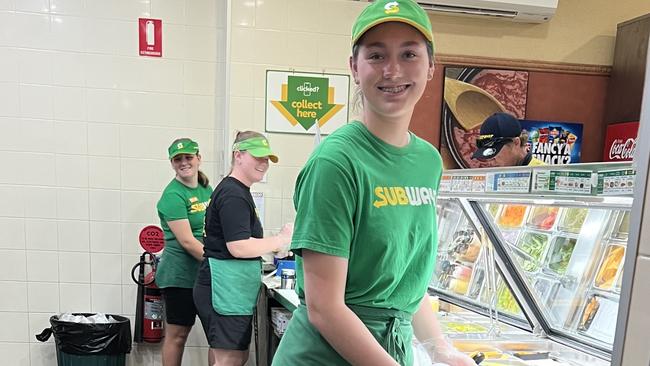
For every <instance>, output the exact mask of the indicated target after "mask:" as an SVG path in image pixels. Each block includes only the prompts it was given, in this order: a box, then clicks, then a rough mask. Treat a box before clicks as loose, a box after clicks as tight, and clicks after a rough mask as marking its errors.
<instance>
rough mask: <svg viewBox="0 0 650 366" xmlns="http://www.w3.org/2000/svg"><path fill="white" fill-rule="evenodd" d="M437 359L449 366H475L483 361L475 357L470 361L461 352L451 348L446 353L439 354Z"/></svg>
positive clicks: (469, 358)
mask: <svg viewBox="0 0 650 366" xmlns="http://www.w3.org/2000/svg"><path fill="white" fill-rule="evenodd" d="M477 356H478V355H477ZM439 358H440V360H441V361H442V362H444V363H446V364H448V365H449V366H476V365H478V364H479V363H480V362H481V361H483V360H482V359H480V360H479V358H477V357H474V359H472V358H471V357H469V356H468V355H466V354H464V353H463V352H460V351H457V350H455V349H453V348H451V349H449V350H448V351H447V352H441V353H440V354H439Z"/></svg>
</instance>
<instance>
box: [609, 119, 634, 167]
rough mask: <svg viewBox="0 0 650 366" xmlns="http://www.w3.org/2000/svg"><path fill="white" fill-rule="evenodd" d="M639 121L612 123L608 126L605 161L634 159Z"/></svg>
mask: <svg viewBox="0 0 650 366" xmlns="http://www.w3.org/2000/svg"><path fill="white" fill-rule="evenodd" d="M638 132H639V122H623V123H612V124H610V125H609V126H607V134H606V135H605V149H604V150H603V161H632V160H634V150H636V138H637V133H638Z"/></svg>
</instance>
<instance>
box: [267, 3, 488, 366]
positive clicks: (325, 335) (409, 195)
mask: <svg viewBox="0 0 650 366" xmlns="http://www.w3.org/2000/svg"><path fill="white" fill-rule="evenodd" d="M351 43H352V56H351V57H350V59H349V62H350V70H351V73H352V76H353V78H354V81H355V83H356V84H357V85H358V88H359V90H360V96H361V102H362V111H361V120H358V121H351V122H350V123H348V124H347V125H345V126H342V127H340V128H339V129H337V130H336V131H335V132H334V133H332V134H330V135H329V136H328V137H327V139H325V140H324V141H323V142H321V143H320V144H319V145H318V147H317V148H316V149H315V150H314V152H313V153H312V154H311V156H310V157H309V159H308V161H307V163H306V164H305V166H304V167H303V169H302V170H301V172H300V174H299V175H298V178H297V180H296V188H295V194H294V206H295V208H296V222H295V230H294V235H293V238H292V240H291V250H292V251H293V253H294V254H295V255H296V279H297V281H296V290H297V293H298V298H299V299H300V305H299V306H298V308H297V309H296V310H295V311H294V312H293V316H292V319H291V321H290V323H289V325H288V326H287V329H286V331H285V333H284V335H283V336H282V340H281V341H280V345H279V347H278V350H277V352H276V354H275V356H274V358H273V365H277V366H293V365H296V366H299V365H300V366H302V365H310V366H319V365H323V366H325V365H327V366H329V365H337V366H345V365H372V366H397V365H402V366H411V365H413V362H414V356H413V351H412V339H413V336H415V337H417V338H418V340H420V341H427V342H428V343H429V344H434V346H435V348H436V351H437V356H438V358H437V360H436V362H443V363H445V364H447V365H450V366H470V365H475V362H474V361H473V360H472V359H471V358H469V357H468V356H466V355H465V354H463V353H461V352H458V351H455V350H454V349H453V348H452V347H451V346H450V345H449V344H448V343H447V342H446V341H445V339H444V337H443V335H442V332H441V329H440V325H439V324H438V320H437V318H436V315H435V314H434V313H433V310H432V307H431V303H430V300H429V295H428V294H427V289H428V285H429V282H430V280H431V278H432V274H433V270H434V267H435V259H436V253H437V245H438V232H437V224H436V223H437V219H436V197H437V193H438V186H439V184H440V178H441V175H442V159H441V157H440V154H439V152H438V151H437V150H436V149H435V148H434V147H433V146H432V145H431V144H430V143H428V142H426V141H425V140H423V139H421V138H419V137H417V136H416V135H415V134H413V133H411V132H410V131H409V124H410V121H411V117H412V115H413V110H414V108H415V105H416V103H417V102H418V101H419V100H420V98H421V96H422V94H423V93H424V89H425V87H426V84H427V82H428V81H429V80H431V79H432V78H433V72H434V64H433V35H432V31H431V22H430V20H429V17H428V15H427V14H426V12H425V11H424V10H423V9H422V8H421V7H420V6H419V5H418V4H417V3H416V2H415V1H412V0H400V1H388V0H377V1H375V2H373V3H371V4H370V5H368V6H367V7H366V8H365V9H364V10H363V11H362V12H361V14H360V15H359V16H358V18H357V20H356V21H355V23H354V25H353V27H352V42H351Z"/></svg>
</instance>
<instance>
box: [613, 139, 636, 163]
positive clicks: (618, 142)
mask: <svg viewBox="0 0 650 366" xmlns="http://www.w3.org/2000/svg"><path fill="white" fill-rule="evenodd" d="M635 149H636V139H633V138H631V137H630V138H628V139H627V140H625V141H624V140H623V139H615V140H614V141H612V145H611V146H610V148H609V159H610V160H632V159H634V150H635Z"/></svg>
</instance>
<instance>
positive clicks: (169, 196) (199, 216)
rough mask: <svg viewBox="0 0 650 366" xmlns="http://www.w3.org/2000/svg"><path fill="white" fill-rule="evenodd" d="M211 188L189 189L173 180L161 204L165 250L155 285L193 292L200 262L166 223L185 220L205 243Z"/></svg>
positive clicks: (160, 214)
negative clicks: (205, 220)
mask: <svg viewBox="0 0 650 366" xmlns="http://www.w3.org/2000/svg"><path fill="white" fill-rule="evenodd" d="M211 194H212V188H211V187H210V186H207V187H203V186H201V185H198V186H197V187H196V188H190V187H188V186H186V185H184V184H183V183H181V182H179V181H178V180H177V179H172V181H171V182H169V184H168V185H167V187H166V188H165V190H164V191H163V193H162V196H161V197H160V200H159V201H158V205H157V208H158V217H159V218H160V226H161V227H162V229H163V232H164V234H165V250H164V251H163V255H162V258H161V259H160V263H159V265H158V268H157V271H156V285H157V286H158V287H160V288H164V287H183V288H191V287H193V286H194V279H195V277H196V272H197V271H198V267H199V262H198V261H197V260H196V258H194V257H193V256H192V255H191V254H189V253H188V252H187V251H185V249H184V248H183V247H182V246H181V245H180V243H179V242H178V240H176V237H175V236H174V233H173V232H172V231H171V229H170V228H169V225H168V224H167V222H169V221H175V220H183V219H186V220H188V221H189V223H190V228H191V229H192V234H193V235H194V237H195V238H197V239H198V240H200V241H203V222H204V218H205V210H206V209H207V207H208V204H209V203H210V195H211Z"/></svg>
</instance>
